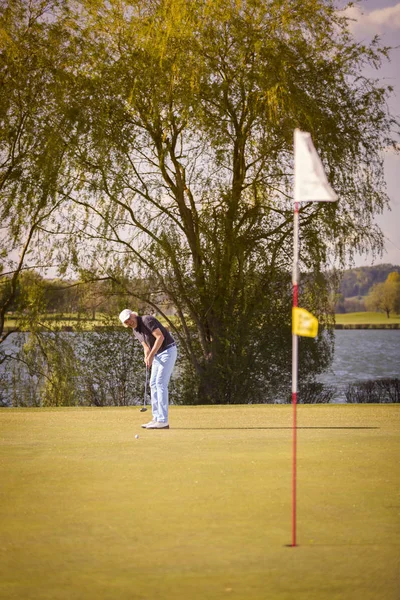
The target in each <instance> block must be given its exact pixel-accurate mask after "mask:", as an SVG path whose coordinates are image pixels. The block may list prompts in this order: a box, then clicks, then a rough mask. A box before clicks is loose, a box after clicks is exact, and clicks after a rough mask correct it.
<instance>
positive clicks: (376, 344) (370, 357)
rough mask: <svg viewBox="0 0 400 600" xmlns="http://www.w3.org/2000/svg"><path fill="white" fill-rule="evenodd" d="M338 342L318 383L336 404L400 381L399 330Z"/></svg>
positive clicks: (340, 335) (356, 333) (360, 332)
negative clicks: (364, 389)
mask: <svg viewBox="0 0 400 600" xmlns="http://www.w3.org/2000/svg"><path fill="white" fill-rule="evenodd" d="M12 337H13V336H10V338H8V340H6V343H5V344H4V346H3V349H4V350H6V349H7V351H8V352H10V351H11V350H12V349H13V344H12V340H11V338H12ZM335 340H336V342H335V355H334V360H333V364H332V366H331V368H330V369H329V370H328V371H327V372H325V373H324V374H322V375H320V376H319V377H318V381H320V382H321V383H324V384H326V385H329V386H331V387H333V388H335V389H336V394H335V397H334V399H333V402H336V403H341V402H345V396H344V390H345V389H346V387H347V385H348V384H349V383H355V382H357V381H366V380H368V379H379V378H383V377H388V378H400V330H399V329H339V330H336V331H335ZM14 349H15V348H14ZM4 369H5V365H4V364H3V365H0V376H1V373H2V371H3V372H4ZM0 379H1V377H0ZM0 391H1V390H0Z"/></svg>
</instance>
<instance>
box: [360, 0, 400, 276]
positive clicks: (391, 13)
mask: <svg viewBox="0 0 400 600" xmlns="http://www.w3.org/2000/svg"><path fill="white" fill-rule="evenodd" d="M348 12H349V16H351V17H352V18H354V19H356V20H355V22H354V23H353V25H352V31H353V34H354V35H355V37H356V38H357V40H358V41H365V42H368V41H369V40H371V39H372V37H373V36H374V35H377V34H378V35H379V36H380V38H381V42H382V45H388V46H392V47H393V48H394V49H393V50H392V54H391V61H390V63H385V64H383V65H382V67H381V69H380V70H379V71H375V72H374V77H378V78H379V79H380V80H382V81H383V82H384V83H386V84H388V85H391V86H393V88H394V92H393V95H392V96H391V98H390V101H389V103H388V104H389V107H390V110H391V112H392V114H393V115H394V116H396V117H397V118H398V119H399V118H400V66H399V65H400V2H396V1H393V0H361V2H358V3H357V4H356V5H355V6H354V7H352V8H351V9H349V10H348ZM395 46H399V47H398V48H395ZM399 142H400V140H399ZM384 160H385V180H386V185H387V193H388V196H389V198H390V207H391V210H390V211H389V210H385V212H384V213H383V214H382V215H380V216H377V217H376V222H377V224H378V225H379V227H380V228H381V230H382V231H383V234H384V236H385V252H384V254H383V256H382V257H380V258H377V259H375V261H374V260H373V257H372V256H363V257H357V258H356V260H355V266H368V265H372V264H383V263H391V264H393V265H400V154H397V155H396V154H395V153H394V152H393V151H392V152H388V153H387V154H385V157H384Z"/></svg>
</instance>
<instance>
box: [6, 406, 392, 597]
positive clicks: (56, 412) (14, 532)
mask: <svg viewBox="0 0 400 600" xmlns="http://www.w3.org/2000/svg"><path fill="white" fill-rule="evenodd" d="M291 415H292V409H291V407H290V406H287V405H286V406H279V405H265V406H243V407H241V406H238V407H231V406H222V407H171V410H170V422H171V429H170V430H169V431H145V430H142V429H140V423H141V422H142V419H143V415H142V414H141V413H140V412H139V410H138V408H105V409H96V408H93V409H89V408H88V409H84V408H79V409H75V408H67V409H3V410H2V411H1V412H0V438H1V445H0V451H1V462H0V470H1V473H0V481H1V487H0V494H1V516H0V546H1V557H0V598H1V599H2V600H3V599H4V600H17V599H18V600H88V599H93V600H142V599H146V600H156V599H160V600H219V599H224V598H229V599H236V600H238V599H240V600H284V599H285V600H286V599H287V600H289V599H293V598H296V599H297V600H328V599H329V600H347V599H348V600H358V599H360V600H398V599H399V598H400V581H399V573H400V570H399V556H400V552H399V550H400V540H399V533H400V486H399V483H400V481H399V474H400V468H399V455H400V438H399V430H400V427H399V425H400V422H399V417H400V407H399V406H398V405H385V406H382V405H362V406H360V405H352V406H348V405H330V406H327V405H320V406H307V405H305V406H299V407H298V427H299V430H298V477H299V483H298V544H299V545H298V547H296V548H291V547H289V546H288V545H290V543H291V429H290V428H291V421H292V416H291ZM144 416H145V417H146V416H149V412H148V413H146V415H144ZM135 434H139V436H140V437H139V439H135V437H134V436H135Z"/></svg>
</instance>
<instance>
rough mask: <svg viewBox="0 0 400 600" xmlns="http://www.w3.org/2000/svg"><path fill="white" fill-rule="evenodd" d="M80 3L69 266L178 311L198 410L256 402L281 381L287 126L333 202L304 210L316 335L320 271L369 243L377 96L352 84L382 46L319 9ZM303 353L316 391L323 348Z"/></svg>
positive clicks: (222, 3) (387, 129)
mask: <svg viewBox="0 0 400 600" xmlns="http://www.w3.org/2000/svg"><path fill="white" fill-rule="evenodd" d="M75 6H76V5H75V4H74V3H71V4H70V7H69V21H68V23H69V24H68V32H69V35H70V36H71V40H74V42H73V46H74V49H75V50H74V51H75V52H76V59H75V62H74V65H73V67H70V68H66V78H67V79H68V89H69V93H70V99H69V115H70V118H71V120H72V122H73V123H74V127H75V128H76V143H75V145H74V147H73V148H72V147H71V148H70V152H71V157H72V160H73V161H74V168H75V169H76V174H77V175H76V186H75V188H74V190H73V191H71V190H68V192H67V191H66V190H60V193H64V194H65V196H66V197H68V198H69V199H70V200H71V201H72V202H73V205H74V206H75V208H74V211H75V212H74V221H73V223H72V226H71V227H72V228H71V230H70V231H72V232H73V233H74V235H75V237H74V244H73V247H72V248H71V251H72V255H73V257H74V260H75V261H76V263H77V264H80V265H81V266H84V267H85V268H86V269H87V270H89V271H90V270H91V269H92V270H93V271H95V270H97V271H98V274H99V275H100V272H99V271H101V275H102V276H104V273H106V274H107V275H108V276H110V277H111V278H113V279H114V280H115V281H120V282H121V285H124V286H125V287H126V289H128V290H129V291H130V293H131V294H132V296H133V297H135V296H136V298H137V299H138V300H140V301H142V300H146V302H147V303H148V304H149V305H151V306H154V307H155V308H157V309H158V310H159V311H160V306H161V300H163V299H167V300H168V301H169V302H170V303H172V304H173V305H174V307H175V311H176V319H172V320H170V324H171V326H172V327H173V328H174V329H175V331H176V334H177V335H178V337H179V340H180V344H181V350H182V351H183V353H184V355H185V356H186V357H187V358H188V360H189V361H190V364H191V366H192V368H193V372H194V373H195V374H196V381H197V384H196V385H197V387H196V389H193V390H192V392H193V398H195V401H202V402H242V401H249V400H252V399H254V400H259V399H260V398H262V396H263V393H264V392H265V390H266V389H267V388H268V386H270V387H271V386H272V387H273V386H274V385H276V384H277V383H278V382H281V381H282V380H284V379H285V376H286V375H287V374H288V373H289V369H290V359H289V356H290V319H291V315H290V275H289V273H290V269H291V257H292V204H291V198H292V192H291V189H292V175H293V160H292V155H293V150H292V139H293V130H294V128H295V127H299V128H300V129H303V130H306V131H309V132H311V134H312V136H313V139H314V142H315V144H316V146H317V149H318V152H319V154H320V156H321V157H322V160H323V161H324V163H325V166H326V171H327V173H328V177H329V180H330V183H331V185H332V187H333V188H334V189H335V190H336V192H337V193H338V195H339V197H340V201H339V202H338V203H335V204H329V205H328V204H318V205H315V204H314V205H308V206H304V207H302V209H301V213H300V230H301V260H302V269H303V270H304V271H307V273H308V276H307V279H306V280H305V283H304V285H303V289H302V293H303V305H305V306H306V307H307V308H309V309H311V310H313V311H314V312H315V313H316V314H317V315H318V316H319V318H320V322H321V323H322V324H323V325H326V326H327V327H328V328H329V326H330V324H331V323H332V319H331V316H330V312H329V306H328V301H327V293H326V280H325V277H324V275H323V272H324V269H325V268H326V266H327V265H328V264H329V263H330V261H331V260H334V259H335V260H339V261H342V262H344V261H345V259H346V257H348V256H349V255H351V254H352V253H353V252H355V251H363V250H366V249H370V248H372V249H374V250H377V249H379V247H380V246H381V235H380V232H379V230H378V229H377V228H376V227H375V226H374V225H373V217H374V214H375V213H376V212H379V211H381V210H382V209H383V207H384V206H385V204H386V203H387V197H386V195H385V188H384V179H383V165H382V160H383V159H382V154H381V151H382V150H383V148H385V147H386V146H387V145H390V144H393V141H392V133H391V129H392V127H393V121H392V119H391V117H390V115H388V114H387V112H386V98H387V94H388V93H389V91H390V90H388V89H386V88H385V87H381V86H379V84H377V83H376V82H375V81H373V80H369V79H367V78H366V77H364V76H363V75H362V72H363V69H364V67H365V66H366V65H372V66H375V67H377V66H379V64H380V61H381V59H382V58H384V57H385V56H386V54H387V50H386V49H384V48H381V47H380V46H379V44H378V42H377V41H376V40H375V41H374V42H373V43H372V44H371V45H370V46H365V45H360V44H358V43H357V42H356V41H355V40H354V39H353V38H352V36H351V34H350V32H349V29H348V23H347V20H346V17H345V15H344V13H341V12H338V11H337V10H335V6H334V3H333V2H331V1H318V0H312V1H311V0H310V1H309V0H301V1H299V0H288V1H286V2H282V1H281V0H252V1H250V0H247V1H246V0H241V1H240V0H239V1H238V0H235V1H233V0H232V1H228V2H227V0H152V1H149V0H131V1H128V0H108V1H107V2H103V1H100V0H98V1H95V0H87V1H86V2H85V1H83V2H80V3H79V10H77V11H76V12H74V11H75ZM77 49H78V52H77ZM71 206H72V205H71ZM69 211H70V212H69V213H68V218H69V219H71V216H72V212H71V211H72V209H69ZM70 222H71V221H70ZM88 239H90V240H91V243H90V244H89V243H88ZM82 250H83V252H82ZM99 265H101V267H99ZM133 278H140V279H144V280H146V281H147V282H148V290H147V293H146V294H143V290H142V291H141V292H139V291H137V290H135V287H132V286H131V287H130V286H129V281H130V280H133ZM303 345H304V348H303V349H302V352H301V356H302V358H303V363H304V364H303V370H304V373H305V374H307V376H309V377H312V376H314V375H315V374H316V373H317V372H319V371H320V370H321V369H322V368H323V367H325V366H326V364H327V361H328V360H329V348H330V346H329V343H328V340H327V338H326V337H323V336H321V337H320V338H319V339H318V340H317V341H316V342H307V343H304V344H303ZM197 393H198V395H196V394H197Z"/></svg>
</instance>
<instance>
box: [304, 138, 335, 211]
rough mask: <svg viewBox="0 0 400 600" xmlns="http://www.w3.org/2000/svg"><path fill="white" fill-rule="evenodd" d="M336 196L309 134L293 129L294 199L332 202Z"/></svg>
mask: <svg viewBox="0 0 400 600" xmlns="http://www.w3.org/2000/svg"><path fill="white" fill-rule="evenodd" d="M337 199H338V197H337V195H336V194H335V192H334V191H333V189H332V188H331V186H330V185H329V183H328V179H327V177H326V174H325V171H324V167H323V165H322V162H321V159H320V157H319V156H318V153H317V151H316V149H315V148H314V144H313V143H312V139H311V135H310V134H309V133H306V132H305V131H300V129H295V130H294V201H295V202H334V201H335V200H337Z"/></svg>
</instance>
